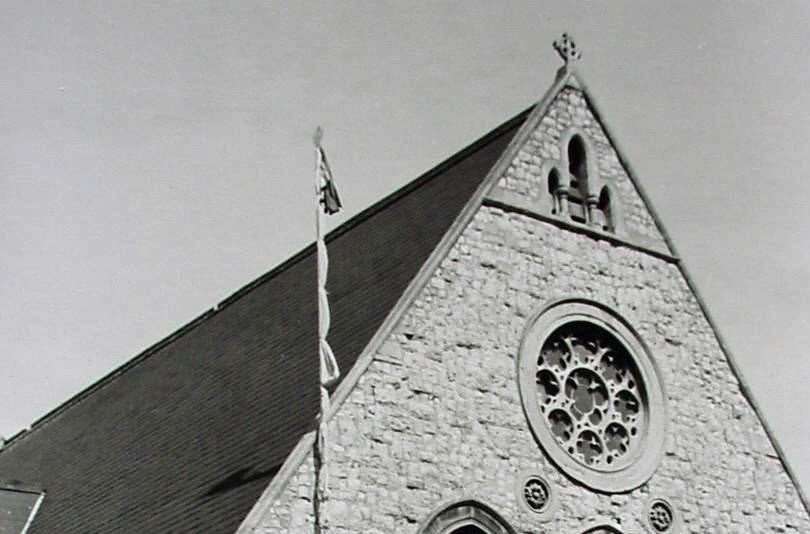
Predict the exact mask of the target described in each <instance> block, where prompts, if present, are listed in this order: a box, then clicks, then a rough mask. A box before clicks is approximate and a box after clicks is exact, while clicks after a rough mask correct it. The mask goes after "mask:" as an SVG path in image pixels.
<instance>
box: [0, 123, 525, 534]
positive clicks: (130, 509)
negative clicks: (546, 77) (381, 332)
mask: <svg viewBox="0 0 810 534" xmlns="http://www.w3.org/2000/svg"><path fill="white" fill-rule="evenodd" d="M527 112H528V110H527V111H524V112H523V113H521V114H520V115H518V116H517V117H515V118H514V119H512V120H510V121H508V122H507V123H505V124H504V125H502V126H501V127H499V128H498V129H496V130H494V131H493V132H491V133H490V134H488V135H487V136H485V137H484V138H482V139H481V140H479V141H477V142H476V143H474V144H473V145H471V146H470V147H468V148H466V149H464V150H463V151H461V152H459V153H458V154H456V155H455V156H453V157H451V158H450V159H449V160H447V161H446V162H444V163H442V164H440V165H439V166H438V167H436V168H435V169H433V170H432V171H430V172H428V173H426V174H425V175H423V176H422V177H420V178H418V179H416V180H415V181H413V182H411V183H410V184H408V185H407V186H405V187H404V188H402V189H401V190H399V191H397V192H396V193H394V194H392V195H391V196H389V197H387V198H385V199H383V200H382V201H380V202H378V203H377V204H375V205H374V206H372V207H371V208H368V209H367V210H365V211H364V212H362V213H360V214H359V215H357V216H356V217H354V218H352V219H351V220H350V221H348V222H346V223H345V224H344V225H342V226H341V227H339V228H337V229H336V230H335V231H333V232H332V233H331V234H330V236H329V254H330V273H329V289H330V295H331V298H330V303H331V307H332V318H333V320H332V328H331V333H330V338H329V339H330V342H331V344H332V346H333V348H334V349H335V353H336V355H337V357H338V360H339V364H340V367H341V369H342V370H343V373H344V376H345V374H346V373H347V372H348V370H349V369H350V368H351V367H352V365H353V364H354V362H355V360H356V358H357V357H358V356H359V354H360V352H361V351H362V349H363V348H364V347H365V345H366V344H367V343H368V341H369V340H370V339H371V337H372V336H373V334H374V333H375V331H376V330H377V329H378V328H379V327H380V325H381V323H382V321H383V319H384V318H385V317H386V315H387V314H388V312H389V311H390V310H391V308H392V307H393V306H394V304H395V303H396V301H397V299H398V298H399V297H400V295H401V294H402V293H403V291H404V290H405V288H406V287H407V285H408V283H409V282H410V281H411V280H412V279H413V277H414V275H415V274H416V273H417V272H418V270H419V268H420V267H421V266H422V264H423V263H424V262H425V260H426V259H427V257H428V256H429V255H430V253H431V251H432V250H433V249H434V247H435V246H436V245H437V243H438V242H439V240H440V239H441V237H442V236H443V234H444V233H445V231H446V230H447V229H448V228H449V226H450V224H451V223H452V222H453V220H454V219H455V218H456V216H457V215H458V214H459V212H460V210H461V209H462V207H463V206H464V205H465V203H466V202H467V200H468V199H469V198H470V196H471V195H472V193H473V191H474V190H475V189H476V188H477V187H478V186H479V184H480V183H481V182H482V180H483V179H484V177H485V176H486V174H487V172H488V171H489V169H490V168H491V167H492V166H493V165H494V163H495V161H496V160H497V159H498V157H499V156H500V155H501V153H502V152H503V151H504V149H505V148H506V146H507V144H508V143H509V141H510V140H511V138H512V137H513V135H514V133H515V132H516V130H517V128H518V127H519V126H520V124H521V123H522V122H523V120H524V119H525V118H526V115H527ZM313 250H314V248H313V247H312V246H310V247H307V248H306V249H305V250H303V251H302V252H300V253H299V254H297V255H296V256H294V257H293V258H291V259H290V260H288V261H287V262H285V263H284V264H282V265H280V266H279V267H277V268H276V269H274V270H273V271H271V272H270V273H268V274H266V275H265V276H263V277H261V278H260V279H258V280H256V281H255V282H253V283H251V284H249V285H248V286H246V287H245V288H243V289H242V290H240V291H239V292H237V293H236V294H234V295H233V296H232V297H230V298H229V299H227V300H226V301H225V302H223V303H222V305H221V306H220V307H219V309H218V310H216V311H214V310H212V311H209V312H207V313H206V314H204V315H202V316H201V317H199V318H198V319H196V320H195V321H193V322H192V323H191V324H189V325H187V326H186V327H184V328H182V329H181V330H180V331H178V332H177V333H175V334H174V335H172V336H170V337H169V338H167V339H166V340H164V341H162V342H160V343H158V344H157V345H155V346H154V347H152V348H151V349H149V350H147V351H146V352H145V353H143V354H142V355H140V356H138V357H136V358H135V359H134V360H133V361H131V362H130V363H128V364H126V365H124V366H123V367H122V368H121V369H118V370H116V371H115V372H113V373H112V374H110V375H109V376H108V377H105V378H104V379H102V380H101V381H99V382H98V383H97V384H95V385H93V386H91V387H90V388H88V390H86V391H85V392H83V393H81V394H79V395H78V396H77V397H75V398H73V399H71V400H70V401H68V402H67V403H65V405H63V406H61V407H59V408H57V409H56V410H54V411H53V412H51V413H50V414H48V415H46V416H45V417H44V418H43V419H41V420H40V421H38V422H37V423H36V424H35V425H34V426H33V428H32V429H31V430H30V431H28V432H25V433H22V434H20V435H18V436H16V437H15V438H14V439H13V440H12V441H11V442H10V443H9V444H8V445H7V446H6V448H5V449H4V450H3V451H2V452H0V480H5V481H13V480H22V481H24V482H25V483H27V484H35V485H37V486H39V487H42V488H44V490H45V491H46V497H45V500H44V501H43V504H42V507H41V509H40V511H39V513H38V516H37V518H36V520H35V521H34V524H33V527H32V529H31V531H30V532H31V534H42V533H53V532H59V533H61V534H86V533H96V532H98V533H101V532H104V533H105V534H106V533H110V534H112V533H121V532H208V533H232V532H234V531H235V530H236V528H237V527H238V525H239V523H240V522H241V521H242V519H243V518H244V517H245V515H246V514H247V512H248V511H249V510H250V508H251V507H252V506H253V504H254V503H255V501H256V500H257V499H258V497H259V496H260V494H261V492H262V491H263V489H264V488H265V487H266V486H267V484H269V482H270V481H271V480H272V478H273V476H274V475H275V473H276V472H277V470H278V469H279V467H280V465H281V464H282V462H283V461H284V459H285V458H286V457H287V455H288V454H289V452H290V451H291V450H292V448H293V447H294V446H295V444H296V443H297V441H298V439H299V438H300V437H301V435H302V434H303V433H305V432H306V431H308V430H310V429H311V428H312V423H313V419H314V417H315V414H316V411H317V409H318V387H317V381H318V376H317V374H318V370H317V369H318V366H317V360H316V356H315V354H316V344H315V341H316V331H315V326H316V316H317V310H316V303H315V298H314V297H315V286H314V282H315V271H314V267H315V262H314V257H313Z"/></svg>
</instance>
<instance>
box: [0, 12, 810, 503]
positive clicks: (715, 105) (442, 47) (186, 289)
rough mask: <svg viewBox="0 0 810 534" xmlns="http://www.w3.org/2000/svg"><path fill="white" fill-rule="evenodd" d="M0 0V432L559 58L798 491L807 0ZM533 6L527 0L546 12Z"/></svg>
mask: <svg viewBox="0 0 810 534" xmlns="http://www.w3.org/2000/svg"><path fill="white" fill-rule="evenodd" d="M543 4H544V5H542V6H541V5H540V3H539V2H509V3H495V2H471V1H464V2H441V3H430V4H428V3H424V4H412V3H405V2H379V1H377V2H371V1H368V2H356V3H355V2H341V3H337V2H329V3H326V2H324V3H323V4H316V3H311V2H289V3H281V2H258V1H244V0H243V1H240V2H218V1H196V2H168V1H163V2H149V1H140V2H109V1H98V2H91V1H86V2H75V3H73V2H59V3H56V2H31V1H17V0H14V1H9V0H7V1H5V2H3V4H2V7H0V49H2V55H3V58H4V63H5V65H6V66H5V68H4V73H5V74H4V75H3V76H2V77H0V101H1V102H2V105H0V146H2V150H0V225H2V226H1V227H2V229H3V232H2V234H0V246H1V247H2V250H3V261H2V262H0V299H1V300H2V303H3V305H2V307H0V364H2V365H1V368H2V373H0V406H2V410H0V434H4V435H6V436H9V435H11V434H14V433H15V432H17V431H18V430H20V429H22V428H24V427H26V426H28V425H29V424H31V423H32V422H33V421H34V420H35V419H36V418H38V417H40V416H42V415H44V414H45V413H46V412H47V411H48V410H50V409H52V408H54V407H56V406H57V405H58V404H60V403H61V402H63V401H65V400H67V399H68V398H69V397H70V396H71V395H73V394H75V393H76V392H78V391H80V390H81V389H83V388H84V387H86V386H88V385H89V384H91V383H92V382H94V381H95V380H97V379H98V378H100V377H101V376H103V375H104V374H106V373H108V372H109V371H111V370H112V369H114V368H115V367H116V366H118V365H120V364H121V363H123V362H125V361H126V360H128V359H129V358H131V357H132V356H134V355H135V354H136V353H138V352H140V351H141V350H142V349H144V348H146V347H147V346H149V345H151V344H152V343H154V342H156V341H158V340H159V339H161V338H163V337H165V336H166V335H168V334H169V333H171V332H173V331H174V330H176V329H177V328H178V327H180V326H182V325H183V324H185V323H186V322H188V321H189V320H191V319H192V318H194V317H196V316H197V315H199V314H200V313H202V312H203V311H205V310H206V309H208V308H210V307H212V306H213V305H214V304H215V303H217V302H218V301H220V300H222V299H223V298H224V297H226V296H227V295H229V294H230V293H232V292H233V291H235V290H236V289H238V288H239V287H241V286H242V285H244V284H245V283H247V282H249V281H250V280H252V279H253V278H255V277H257V276H259V275H260V274H262V273H264V272H265V271H267V270H269V269H270V268H271V267H273V266H274V265H276V264H277V263H279V262H280V261H282V260H284V259H285V258H286V257H287V256H289V255H290V254H291V253H293V252H295V251H297V250H298V249H300V248H302V247H303V246H305V245H306V244H307V243H308V242H309V241H311V240H312V239H313V224H312V199H311V189H312V182H311V181H312V176H311V173H312V151H311V144H310V143H311V141H310V139H311V135H312V131H313V130H314V128H315V126H316V125H317V124H322V125H323V126H324V128H325V130H326V137H325V145H326V147H327V150H328V152H329V156H330V162H331V163H332V166H333V169H334V171H335V174H336V177H337V180H338V183H339V186H340V188H341V195H342V197H343V199H344V203H345V205H346V208H347V209H346V211H345V212H344V214H343V215H341V216H340V217H338V218H337V219H334V222H333V223H331V224H332V226H334V225H335V224H339V223H340V222H341V221H343V220H345V219H346V218H347V217H349V216H351V215H353V214H355V213H357V212H358V211H360V210H362V209H363V208H365V207H367V206H368V205H369V204H371V203H373V202H374V201H376V200H378V199H379V198H381V197H383V196H384V195H386V194H388V193H390V192H391V191H393V190H395V189H397V188H398V187H400V186H401V185H403V184H405V183H406V182H408V181H410V180H411V179H413V178H414V177H416V176H417V175H419V174H420V173H422V172H424V171H425V170H427V169H429V168H430V167H432V166H433V165H435V164H436V163H437V162H439V161H440V160H442V159H444V158H445V157H447V156H449V155H451V154H452V153H454V152H455V151H457V150H458V149H460V148H462V147H464V146H465V145H466V144H468V143H470V142H471V141H473V140H475V139H476V138H478V137H479V136H481V135H483V134H484V133H486V132H487V131H489V130H490V129H491V128H493V127H494V126H496V125H498V124H499V123H501V122H503V121H504V120H505V119H507V118H509V117H511V116H512V115H514V114H515V113H517V112H518V111H520V110H522V109H524V108H525V107H526V106H528V105H529V104H531V103H532V102H534V101H536V100H537V99H538V98H539V97H540V96H541V95H542V94H543V92H544V91H545V90H546V88H547V87H548V86H549V85H550V84H551V82H552V79H553V76H554V72H555V70H556V68H557V67H558V65H559V60H558V58H557V57H556V54H555V53H554V52H553V50H552V48H551V42H552V41H553V40H554V39H555V38H556V37H557V36H558V35H559V34H560V33H561V32H562V31H569V32H570V33H572V34H573V35H574V37H575V38H576V40H577V42H578V44H579V46H580V47H581V48H582V49H583V52H584V58H583V64H582V71H583V73H584V77H585V79H586V80H587V82H588V85H589V87H590V89H591V90H592V91H593V92H594V94H595V97H596V99H597V100H598V102H599V103H600V105H601V108H602V110H603V112H604V113H605V115H606V119H607V121H608V122H609V123H610V125H611V127H612V129H613V131H614V133H615V134H616V136H617V137H618V139H619V141H620V142H621V143H622V145H623V148H624V149H625V152H626V155H627V157H628V158H629V159H630V161H632V163H633V165H634V167H635V169H636V171H637V173H638V175H639V176H638V178H639V179H640V181H641V182H642V183H643V184H644V185H645V187H646V189H647V190H648V192H649V194H650V196H651V197H652V199H653V202H654V203H655V205H656V207H657V208H658V211H659V212H660V215H661V217H662V219H663V221H664V223H665V225H666V226H667V228H668V230H669V232H670V234H671V235H672V237H673V239H674V240H675V243H676V245H677V246H678V247H679V250H680V252H681V254H682V256H683V258H684V259H685V261H686V263H687V265H688V266H689V267H690V268H691V270H692V272H693V275H694V277H695V279H696V281H697V284H698V286H699V288H700V289H701V290H702V293H703V295H704V297H705V298H706V301H707V302H708V304H709V308H710V309H711V310H712V311H713V312H714V314H715V316H716V319H717V322H718V323H719V326H720V329H721V331H722V332H723V333H724V334H725V336H726V338H727V340H728V342H729V344H730V346H731V348H732V349H733V352H734V353H735V355H736V357H737V359H738V361H739V362H740V364H741V366H742V369H743V372H744V374H745V377H746V378H747V379H748V381H749V382H750V383H751V385H752V388H753V392H754V395H755V397H756V398H757V399H758V401H759V403H760V404H761V406H762V408H763V410H764V412H765V414H766V415H767V416H768V418H769V420H770V421H771V422H772V425H773V427H774V428H775V430H776V434H777V436H778V438H779V439H780V441H781V442H782V444H783V446H784V448H785V449H786V451H787V455H788V458H789V460H790V461H791V463H792V464H793V465H794V467H795V468H796V470H797V472H798V473H799V474H800V478H801V479H802V481H803V486H804V487H805V488H808V490H810V420H808V418H807V417H806V415H805V412H806V411H807V409H808V406H810V388H809V387H808V384H810V359H808V355H807V348H808V347H810V284H808V278H809V277H810V247H808V237H807V230H808V229H809V228H810V206H808V201H807V199H808V198H809V195H810V182H809V181H808V180H807V179H806V177H807V176H808V175H810V172H809V171H810V160H808V157H807V156H808V154H810V92H808V91H807V87H810V68H808V63H807V52H808V49H810V33H808V31H807V23H808V21H809V20H810V3H807V2H799V1H797V2H792V3H789V2H779V3H773V2H761V3H759V2H705V1H695V2H677V3H668V4H666V5H664V4H663V3H657V2H655V3H653V2H622V1H612V2H609V3H608V2H560V3H555V4H551V3H548V2H544V3H543ZM546 4H548V5H546Z"/></svg>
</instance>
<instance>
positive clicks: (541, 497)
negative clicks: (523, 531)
mask: <svg viewBox="0 0 810 534" xmlns="http://www.w3.org/2000/svg"><path fill="white" fill-rule="evenodd" d="M523 499H524V500H525V501H526V505H527V506H528V507H529V508H530V509H531V510H532V511H534V512H537V513H543V512H545V511H546V509H547V508H548V505H549V503H550V502H551V490H550V489H549V487H548V484H546V481H545V480H543V479H542V478H540V477H534V476H533V477H530V478H529V480H527V481H526V483H525V484H524V485H523Z"/></svg>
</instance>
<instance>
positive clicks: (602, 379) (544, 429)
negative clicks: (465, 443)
mask: <svg viewBox="0 0 810 534" xmlns="http://www.w3.org/2000/svg"><path fill="white" fill-rule="evenodd" d="M518 365H519V378H520V393H521V400H522V401H523V406H524V410H525V412H526V415H527V417H528V419H529V423H530V427H531V430H532V432H533V433H534V435H535V438H536V439H537V440H538V442H539V444H540V445H541V447H542V448H543V450H544V452H545V453H546V454H547V455H548V456H549V457H550V459H551V460H552V461H553V462H554V463H555V464H556V465H557V466H558V467H559V468H561V469H562V470H563V471H565V472H566V473H567V474H568V475H569V476H571V477H573V478H575V479H577V480H579V481H580V482H583V483H584V484H586V485H588V486H591V487H593V488H594V489H598V490H602V491H627V490H629V489H632V488H635V487H638V486H639V485H641V484H642V483H643V482H644V481H645V480H646V479H648V478H649V477H650V476H651V475H652V472H653V471H654V469H655V467H656V465H657V463H658V460H659V459H660V456H661V454H662V451H663V437H664V427H665V405H664V396H663V391H662V390H661V386H660V382H659V379H658V373H657V370H656V368H655V365H654V363H653V361H652V359H651V357H650V356H649V353H648V351H647V349H646V347H645V345H644V343H643V341H642V340H641V339H640V338H639V336H638V334H636V333H635V332H634V331H633V330H632V329H631V327H630V326H629V324H628V323H627V322H626V321H624V320H623V319H622V318H621V317H619V316H618V315H617V314H615V313H614V312H612V311H611V310H609V309H607V308H606V307H604V306H601V305H599V304H596V303H592V302H588V301H583V300H574V299H569V300H564V301H560V302H558V303H555V304H552V305H550V306H549V307H548V308H547V309H546V310H544V311H542V312H541V313H540V314H539V315H538V316H537V317H536V318H535V319H534V321H533V322H531V323H530V324H529V326H528V328H527V331H526V334H525V336H524V339H523V343H522V345H521V351H520V360H519V364H518Z"/></svg>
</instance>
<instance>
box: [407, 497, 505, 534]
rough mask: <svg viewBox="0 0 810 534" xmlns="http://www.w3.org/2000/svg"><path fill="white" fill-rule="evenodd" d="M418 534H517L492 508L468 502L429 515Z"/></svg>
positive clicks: (475, 502) (455, 504) (461, 502)
mask: <svg viewBox="0 0 810 534" xmlns="http://www.w3.org/2000/svg"><path fill="white" fill-rule="evenodd" d="M418 532H419V534H517V533H516V532H515V530H514V529H513V528H512V527H511V526H509V524H508V523H507V522H506V521H505V520H504V519H503V518H502V517H501V516H500V515H499V514H498V513H497V512H495V511H494V510H493V509H492V508H490V507H489V506H487V505H485V504H482V503H480V502H477V501H473V500H468V501H460V502H456V503H453V504H451V505H449V506H445V507H443V508H441V509H439V510H438V511H436V512H434V513H433V514H431V516H430V517H429V518H428V519H427V521H426V522H425V524H424V526H423V527H422V528H421V529H419V531H418Z"/></svg>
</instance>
